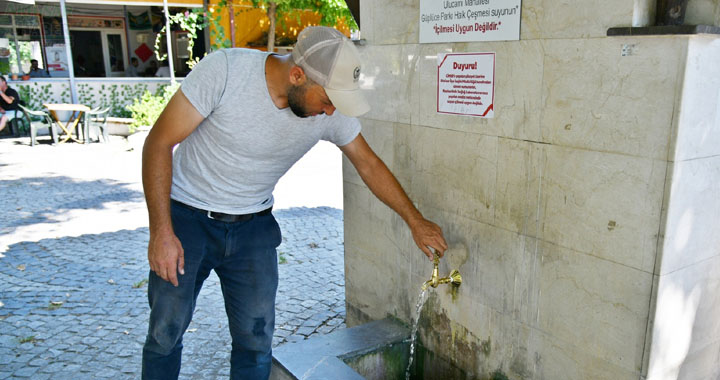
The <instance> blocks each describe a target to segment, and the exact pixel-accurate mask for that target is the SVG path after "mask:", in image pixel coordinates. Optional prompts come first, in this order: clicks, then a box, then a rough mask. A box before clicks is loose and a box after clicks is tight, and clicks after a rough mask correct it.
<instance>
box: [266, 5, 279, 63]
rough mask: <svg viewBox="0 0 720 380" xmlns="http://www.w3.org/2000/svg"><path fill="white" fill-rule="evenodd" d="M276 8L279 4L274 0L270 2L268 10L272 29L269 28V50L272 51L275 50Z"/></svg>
mask: <svg viewBox="0 0 720 380" xmlns="http://www.w3.org/2000/svg"><path fill="white" fill-rule="evenodd" d="M275 8H277V4H275V2H274V1H271V2H270V5H269V6H268V10H267V16H268V19H270V29H269V30H268V44H267V51H268V52H270V53H272V52H274V51H275Z"/></svg>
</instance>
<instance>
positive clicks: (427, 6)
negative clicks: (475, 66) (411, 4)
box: [420, 0, 522, 44]
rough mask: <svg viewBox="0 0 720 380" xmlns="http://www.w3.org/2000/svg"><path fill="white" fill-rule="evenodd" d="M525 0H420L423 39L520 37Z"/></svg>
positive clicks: (453, 40)
mask: <svg viewBox="0 0 720 380" xmlns="http://www.w3.org/2000/svg"><path fill="white" fill-rule="evenodd" d="M521 8H522V0H420V43H421V44H423V43H433V42H471V41H517V40H519V39H520V9H521Z"/></svg>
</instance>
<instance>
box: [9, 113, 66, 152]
mask: <svg viewBox="0 0 720 380" xmlns="http://www.w3.org/2000/svg"><path fill="white" fill-rule="evenodd" d="M18 107H20V110H21V111H22V113H23V117H22V118H23V122H24V123H25V125H26V126H28V127H29V128H30V146H35V144H36V143H37V141H36V137H37V133H38V130H39V129H42V128H47V129H48V133H49V134H50V137H51V138H52V141H53V144H57V143H58V134H59V131H58V130H57V129H56V128H58V127H56V126H55V121H53V119H52V117H50V114H49V113H47V112H45V111H33V110H30V109H27V108H25V107H24V106H22V105H18Z"/></svg>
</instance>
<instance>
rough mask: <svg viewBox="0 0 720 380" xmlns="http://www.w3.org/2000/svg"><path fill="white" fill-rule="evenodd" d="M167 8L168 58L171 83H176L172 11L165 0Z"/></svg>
mask: <svg viewBox="0 0 720 380" xmlns="http://www.w3.org/2000/svg"><path fill="white" fill-rule="evenodd" d="M163 7H164V8H165V31H166V32H167V35H166V37H167V60H168V67H169V68H170V83H171V84H175V65H174V64H173V59H172V30H170V11H168V5H167V0H163Z"/></svg>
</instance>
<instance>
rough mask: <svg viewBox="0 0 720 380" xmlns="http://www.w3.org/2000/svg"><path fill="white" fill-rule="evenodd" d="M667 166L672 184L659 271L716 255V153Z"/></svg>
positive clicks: (719, 190) (719, 189)
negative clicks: (708, 156) (670, 172)
mask: <svg viewBox="0 0 720 380" xmlns="http://www.w3.org/2000/svg"><path fill="white" fill-rule="evenodd" d="M669 166H672V185H671V186H670V194H669V200H668V201H667V202H668V206H666V207H667V208H668V210H667V219H666V221H665V223H666V224H665V233H664V235H665V238H664V241H663V246H662V257H661V259H662V262H661V263H660V267H659V271H658V273H659V274H668V273H672V272H674V271H677V270H679V269H681V268H684V267H687V266H690V265H693V264H695V263H698V262H701V261H704V260H707V259H708V258H711V257H717V256H719V255H720V234H718V231H719V230H720V219H719V218H718V215H720V198H718V194H720V183H719V182H718V180H717V178H718V177H720V156H714V157H710V158H704V159H698V160H690V161H683V162H676V163H674V164H673V163H669Z"/></svg>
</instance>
